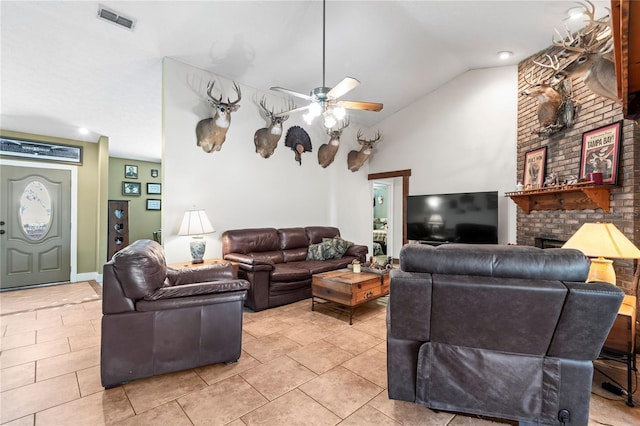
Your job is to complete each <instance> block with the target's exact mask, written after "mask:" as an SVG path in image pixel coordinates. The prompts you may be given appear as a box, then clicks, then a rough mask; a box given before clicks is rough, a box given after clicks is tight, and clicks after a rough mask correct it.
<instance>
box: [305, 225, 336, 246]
mask: <svg viewBox="0 0 640 426" xmlns="http://www.w3.org/2000/svg"><path fill="white" fill-rule="evenodd" d="M304 230H305V231H306V233H307V237H308V240H309V244H318V243H321V242H322V239H323V238H333V237H335V236H340V230H339V229H338V228H334V227H333V226H307V227H306V228H304Z"/></svg>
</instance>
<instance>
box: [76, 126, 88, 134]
mask: <svg viewBox="0 0 640 426" xmlns="http://www.w3.org/2000/svg"><path fill="white" fill-rule="evenodd" d="M78 133H80V134H81V135H88V134H89V129H87V128H86V127H79V128H78Z"/></svg>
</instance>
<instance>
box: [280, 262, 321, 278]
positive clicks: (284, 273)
mask: <svg viewBox="0 0 640 426" xmlns="http://www.w3.org/2000/svg"><path fill="white" fill-rule="evenodd" d="M308 278H311V272H310V271H309V270H308V269H302V268H298V267H295V266H291V265H290V264H288V263H278V264H276V265H274V266H273V270H272V271H271V279H272V280H273V281H300V280H305V279H308Z"/></svg>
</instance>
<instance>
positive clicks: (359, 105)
mask: <svg viewBox="0 0 640 426" xmlns="http://www.w3.org/2000/svg"><path fill="white" fill-rule="evenodd" d="M338 104H339V105H341V106H343V107H344V108H349V109H364V110H367V111H375V112H377V111H381V110H382V104H379V103H376V102H360V101H340V102H338Z"/></svg>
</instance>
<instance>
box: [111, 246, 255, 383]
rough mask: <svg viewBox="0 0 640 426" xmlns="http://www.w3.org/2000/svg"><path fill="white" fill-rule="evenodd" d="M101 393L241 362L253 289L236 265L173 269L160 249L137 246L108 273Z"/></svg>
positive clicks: (114, 261) (125, 251) (115, 260)
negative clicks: (237, 276) (131, 383)
mask: <svg viewBox="0 0 640 426" xmlns="http://www.w3.org/2000/svg"><path fill="white" fill-rule="evenodd" d="M103 272H104V274H103V291H102V292H103V295H102V313H103V316H102V341H101V354H100V373H101V379H102V386H104V387H105V388H110V387H114V386H117V385H119V384H122V383H126V382H129V381H131V380H135V379H140V378H143V377H149V376H154V375H157V374H163V373H169V372H173V371H179V370H184V369H188V368H194V367H199V366H203V365H207V364H212V363H216V362H234V361H237V360H238V358H240V352H241V346H242V305H243V304H244V301H245V299H246V297H247V289H248V288H249V283H248V282H247V281H245V280H239V279H235V278H234V276H233V268H232V266H231V264H220V265H209V266H206V267H202V268H185V269H180V270H175V269H169V270H168V269H167V266H166V262H165V258H164V252H163V250H162V247H161V246H160V244H158V243H157V242H155V241H151V240H138V241H136V242H134V243H133V244H131V245H129V246H127V247H125V248H124V249H122V250H121V251H119V252H118V253H116V254H115V255H114V256H113V258H112V259H111V260H110V261H109V262H108V263H106V264H105V265H104V268H103Z"/></svg>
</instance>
